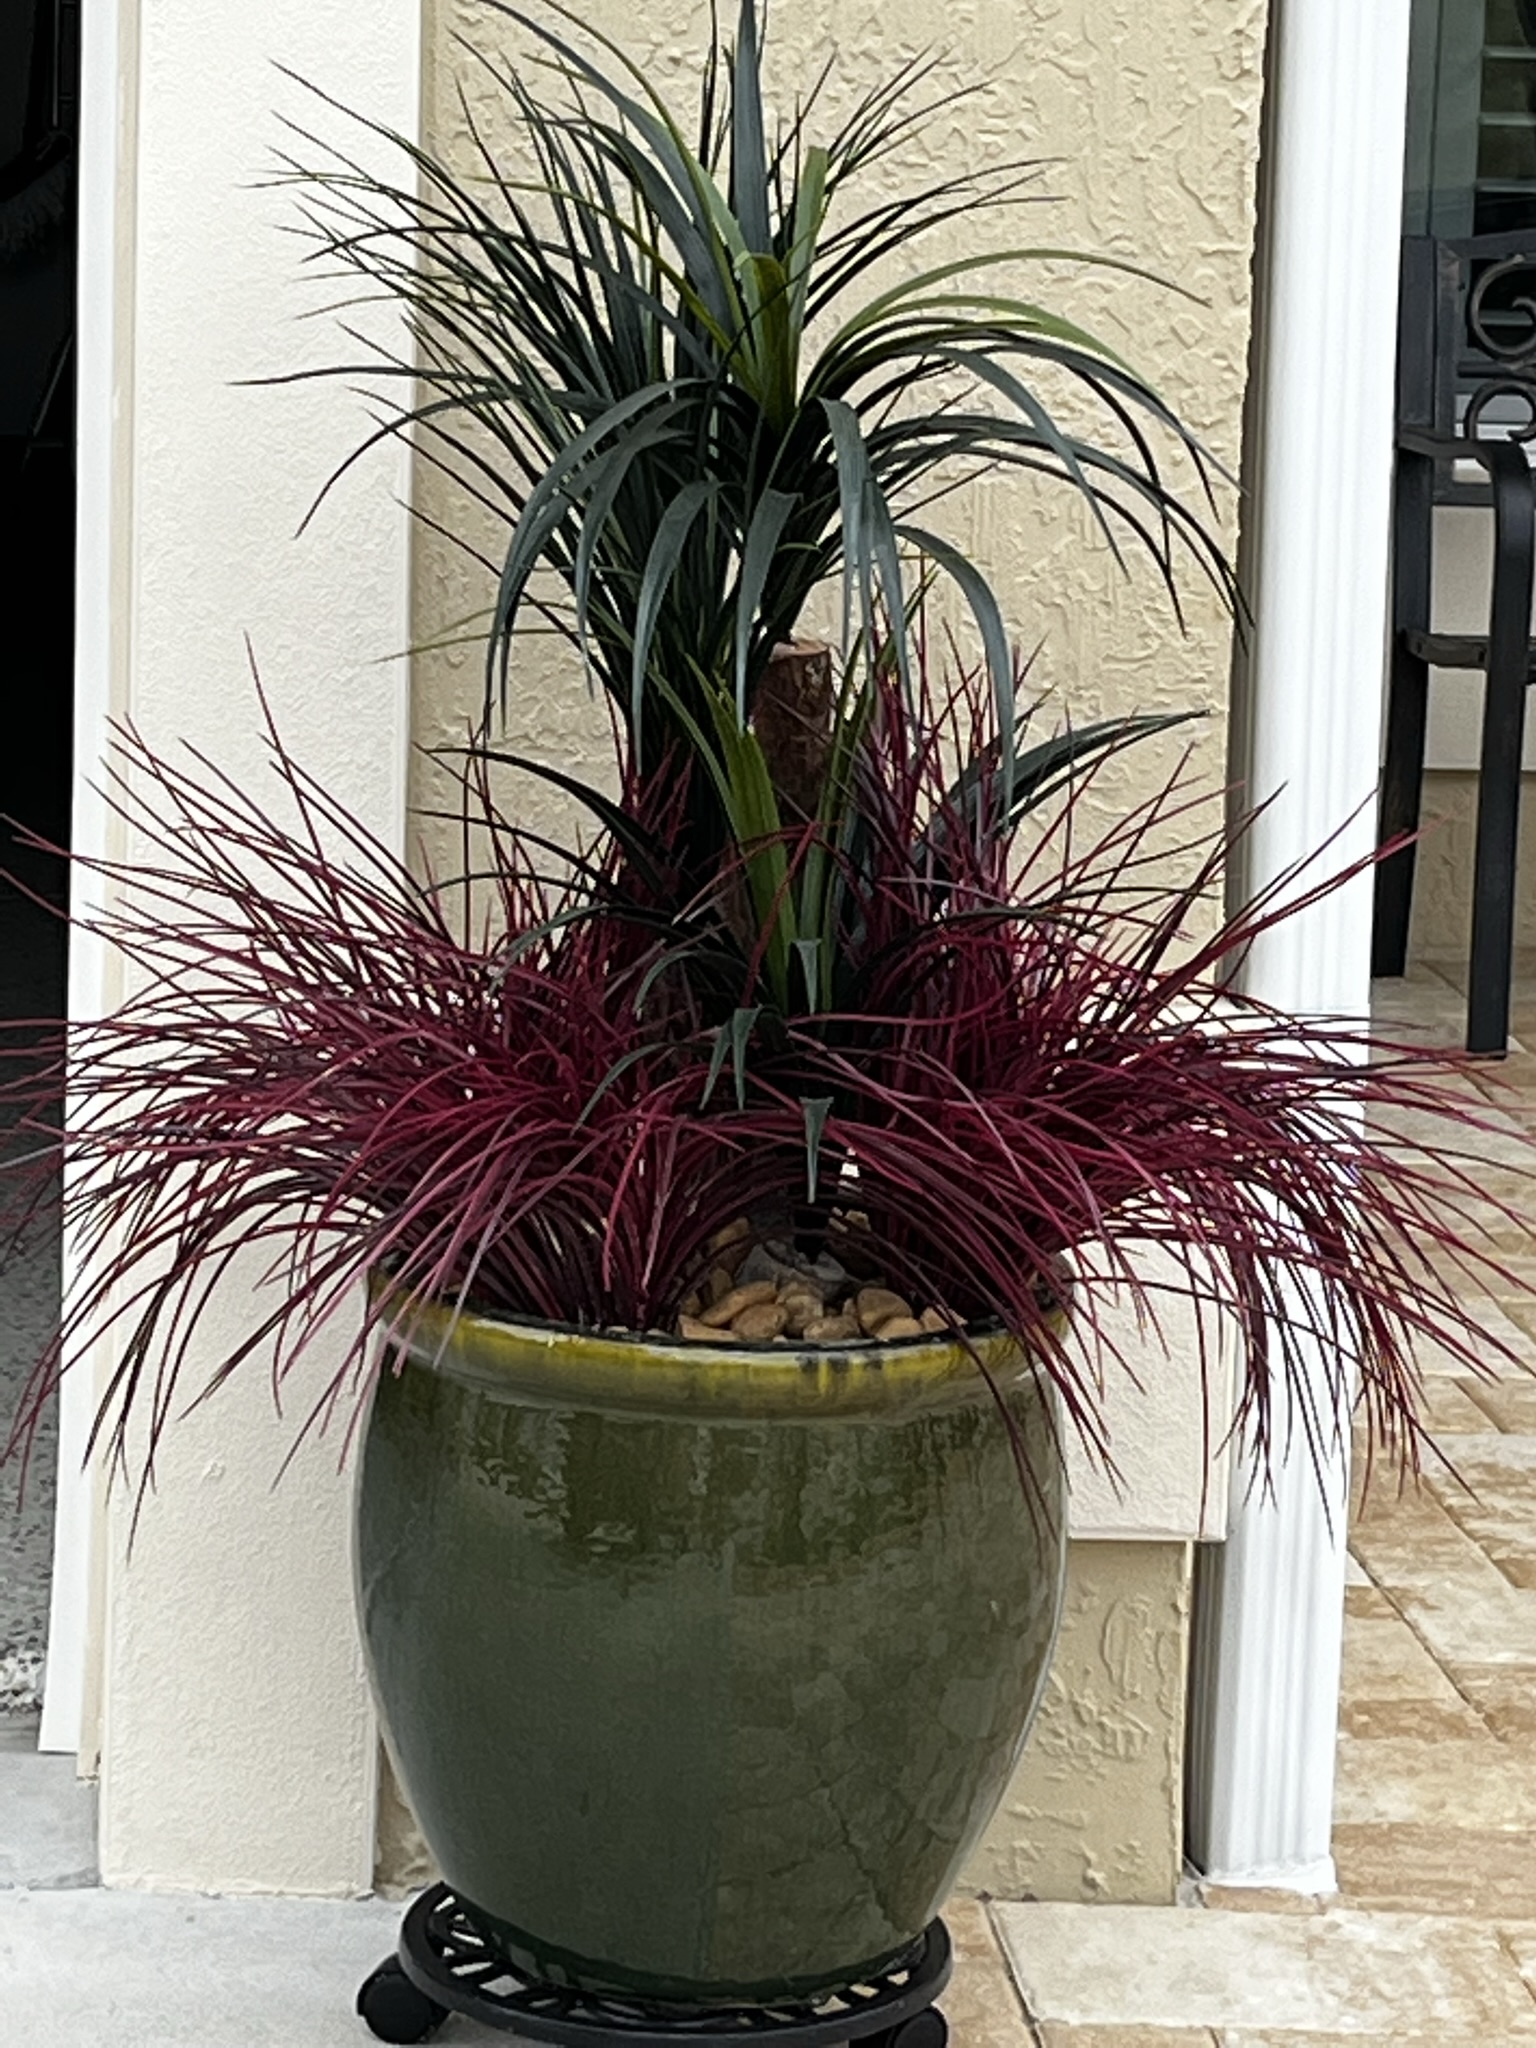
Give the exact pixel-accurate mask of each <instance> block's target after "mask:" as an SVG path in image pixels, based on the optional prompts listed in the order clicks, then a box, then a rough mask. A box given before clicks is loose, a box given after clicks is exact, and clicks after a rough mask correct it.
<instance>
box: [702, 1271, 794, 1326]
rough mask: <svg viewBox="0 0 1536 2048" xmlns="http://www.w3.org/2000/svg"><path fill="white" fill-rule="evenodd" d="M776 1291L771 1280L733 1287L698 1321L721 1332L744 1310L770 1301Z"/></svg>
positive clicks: (755, 1281)
mask: <svg viewBox="0 0 1536 2048" xmlns="http://www.w3.org/2000/svg"><path fill="white" fill-rule="evenodd" d="M778 1291H779V1290H778V1289H777V1288H776V1287H775V1286H774V1284H773V1282H772V1281H771V1280H750V1281H748V1282H747V1284H746V1286H744V1287H733V1288H732V1289H731V1290H730V1292H729V1293H728V1294H722V1295H721V1297H720V1299H719V1300H718V1301H716V1302H712V1303H711V1304H710V1306H709V1307H708V1308H707V1309H705V1311H704V1313H703V1315H702V1316H700V1318H699V1321H700V1322H701V1323H705V1324H707V1325H708V1327H709V1328H710V1329H712V1330H723V1329H724V1328H725V1326H726V1324H727V1323H734V1322H735V1320H736V1318H737V1316H739V1315H740V1314H741V1312H742V1310H743V1309H744V1308H756V1307H757V1306H758V1305H759V1303H761V1302H768V1301H772V1300H773V1299H774V1297H775V1295H777V1293H778ZM782 1327H783V1325H782V1324H781V1325H780V1328H782Z"/></svg>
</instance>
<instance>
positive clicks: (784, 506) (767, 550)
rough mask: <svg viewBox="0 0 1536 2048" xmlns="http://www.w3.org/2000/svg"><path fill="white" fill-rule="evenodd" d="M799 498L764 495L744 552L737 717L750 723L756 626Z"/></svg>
mask: <svg viewBox="0 0 1536 2048" xmlns="http://www.w3.org/2000/svg"><path fill="white" fill-rule="evenodd" d="M799 502H800V501H799V498H798V497H796V496H795V495H794V494H793V493H792V492H789V491H772V490H769V491H764V493H763V495H762V496H761V497H760V498H759V499H758V501H757V504H756V505H755V507H754V508H753V512H752V520H751V524H750V525H749V526H748V528H747V538H746V543H745V545H744V546H743V548H742V551H741V579H740V581H739V582H738V584H737V586H736V606H735V609H736V716H737V719H738V721H739V722H740V723H741V724H742V725H745V724H746V722H747V654H748V650H749V649H750V647H751V644H752V626H753V621H754V620H755V619H756V617H757V613H758V608H759V606H760V605H761V604H762V601H763V591H764V588H765V587H766V585H767V582H768V577H769V574H770V572H771V571H772V569H773V566H774V559H775V556H776V554H777V552H778V546H779V541H780V538H781V536H782V535H783V532H784V528H785V526H786V524H787V523H788V521H789V518H790V515H791V513H792V512H793V511H794V509H795V507H796V506H797V505H798V504H799Z"/></svg>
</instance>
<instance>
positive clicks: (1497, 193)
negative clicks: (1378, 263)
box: [1403, 0, 1536, 239]
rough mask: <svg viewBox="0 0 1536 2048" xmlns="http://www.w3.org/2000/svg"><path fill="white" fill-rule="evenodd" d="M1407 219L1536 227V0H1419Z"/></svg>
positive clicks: (1413, 224)
mask: <svg viewBox="0 0 1536 2048" xmlns="http://www.w3.org/2000/svg"><path fill="white" fill-rule="evenodd" d="M1403 225H1404V228H1405V230H1406V232H1407V233H1408V234H1411V235H1414V234H1417V235H1424V234H1431V235H1442V236H1446V237H1449V238H1452V239H1461V238H1463V237H1465V236H1468V235H1489V234H1499V233H1502V232H1504V231H1505V230H1508V229H1523V228H1528V227H1531V226H1533V225H1536V0H1414V4H1413V48H1412V57H1411V59H1410V74H1409V112H1408V162H1407V175H1406V180H1405V208H1404V223H1403Z"/></svg>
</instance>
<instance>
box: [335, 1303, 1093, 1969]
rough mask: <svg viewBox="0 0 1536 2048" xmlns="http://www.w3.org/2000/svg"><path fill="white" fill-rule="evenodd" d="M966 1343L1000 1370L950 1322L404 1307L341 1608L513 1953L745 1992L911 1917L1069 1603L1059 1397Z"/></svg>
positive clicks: (1011, 1757)
mask: <svg viewBox="0 0 1536 2048" xmlns="http://www.w3.org/2000/svg"><path fill="white" fill-rule="evenodd" d="M978 1348H979V1350H980V1352H981V1355H982V1357H983V1358H984V1359H985V1362H986V1365H987V1368H988V1373H989V1374H990V1377H991V1381H992V1385H991V1386H989V1385H988V1380H987V1376H985V1375H984V1374H983V1373H982V1372H981V1371H980V1370H979V1369H978V1365H977V1362H976V1359H975V1358H974V1357H972V1356H970V1355H969V1354H968V1353H967V1351H966V1350H965V1348H964V1347H962V1346H959V1345H957V1344H953V1343H950V1342H948V1341H937V1340H935V1341H921V1342H919V1341H916V1340H914V1341H913V1342H911V1343H908V1344H903V1345H891V1346H880V1347H875V1346H870V1347H860V1348H852V1349H848V1350H844V1351H838V1352H828V1351H821V1352H809V1353H805V1354H801V1353H799V1352H797V1351H795V1350H794V1349H793V1348H791V1347H786V1346H775V1347H773V1348H772V1349H768V1350H748V1349H746V1348H744V1347H740V1346H731V1347H726V1346H723V1345H722V1346H721V1347H719V1348H718V1349H717V1348H715V1347H713V1346H708V1345H694V1344H680V1343H669V1342H667V1341H666V1340H657V1341H655V1342H651V1341H648V1340H644V1341H641V1340H627V1339H623V1338H607V1337H593V1336H589V1335H584V1334H579V1333H575V1332H566V1331H559V1330H553V1329H548V1328H540V1327H538V1326H533V1325H528V1326H523V1325H516V1324H511V1323H503V1322H497V1321H492V1320H489V1319H485V1318H479V1317H470V1316H464V1317H461V1318H460V1319H459V1320H458V1321H457V1322H456V1323H451V1322H450V1319H449V1318H448V1316H447V1315H446V1314H445V1313H444V1312H441V1311H437V1310H425V1311H420V1312H417V1313H415V1314H413V1316H412V1318H411V1326H410V1328H409V1330H407V1331H405V1332H404V1333H403V1335H402V1336H401V1338H400V1339H399V1343H398V1348H397V1352H396V1356H397V1357H398V1358H399V1359H400V1360H401V1367H400V1369H399V1370H398V1371H391V1370H389V1369H388V1367H387V1366H386V1368H385V1370H383V1372H382V1373H381V1375H380V1378H379V1383H378V1387H377V1389H376V1392H375V1396H374V1400H373V1406H372V1410H371V1414H370V1418H369V1423H368V1428H367V1432H366V1438H365V1445H364V1452H363V1457H362V1469H361V1474H360V1479H359V1488H358V1533H357V1570H358V1602H359V1609H360V1613H361V1617H362V1624H363V1632H364V1638H365V1641H366V1645H367V1650H368V1656H369V1661H370V1666H371V1669H372V1674H373V1680H374V1687H375V1692H376V1695H377V1698H378V1701H379V1706H380V1710H381V1713H382V1716H383V1720H384V1723H385V1728H386V1733H387V1736H388V1739H389V1743H390V1747H391V1750H392V1752H393V1755H394V1757H395V1760H396V1763H397V1767H398V1769H399V1771H400V1774H401V1777H402V1780H403V1783H404V1785H405V1788H406V1791H407V1793H408V1795H409V1797H410V1800H411V1803H412V1805H413V1806H414V1808H415V1811H416V1814H417V1817H418V1819H419V1821H420V1823H421V1826H422V1829H423V1832H424V1833H425V1835H426V1838H427V1841H428V1843H429V1845H430V1846H431V1848H432V1850H433V1853H434V1854H435V1855H436V1857H437V1858H438V1860H439V1862H440V1864H441V1866H442V1869H443V1873H444V1876H445V1877H446V1878H447V1880H448V1882H449V1883H450V1884H451V1885H452V1886H453V1887H454V1889H455V1891H456V1892H458V1893H459V1895H460V1896H461V1898H463V1899H465V1900H466V1901H470V1902H472V1903H473V1905H474V1907H475V1908H477V1909H478V1911H479V1912H480V1914H481V1916H482V1917H483V1918H484V1919H486V1920H487V1921H488V1922H490V1923H491V1924H492V1926H493V1928H494V1931H496V1932H497V1933H498V1934H499V1936H500V1938H501V1940H502V1942H503V1944H504V1946H505V1947H506V1948H507V1950H508V1951H509V1954H510V1955H511V1958H512V1960H514V1961H515V1962H516V1963H518V1964H519V1965H520V1966H521V1967H522V1968H524V1969H525V1970H527V1971H528V1972H529V1973H530V1974H534V1975H537V1976H541V1977H544V1978H547V1979H550V1980H552V1981H556V1982H562V1981H563V1982H570V1983H575V1984H578V1985H581V1986H583V1987H585V1988H588V1989H594V1990H622V1991H630V1992H638V1993H642V1994H648V1995H651V1996H656V1997H663V1998H670V1999H681V2000H687V2001H690V2002H693V2001H699V2002H713V2001H737V2000H745V2001H754V2000H763V1999H769V1998H774V1997H780V1996H784V1995H786V1994H789V1993H794V1994H804V1993H808V1992H812V1991H815V1990H819V1989H823V1988H827V1987H830V1986H834V1985H845V1984H848V1983H852V1982H856V1981H858V1980H859V1978H860V1976H861V1975H862V1974H864V1973H865V1972H867V1971H868V1970H870V1969H871V1968H873V1967H875V1966H876V1965H878V1964H879V1963H881V1962H883V1961H887V1960H889V1959H890V1958H892V1957H893V1956H894V1955H896V1954H898V1953H899V1952H900V1951H901V1950H902V1949H903V1948H905V1947H906V1946H907V1945H908V1944H909V1943H910V1942H911V1941H912V1940H914V1939H915V1937H916V1936H917V1935H918V1934H919V1933H921V1931H922V1929H923V1928H924V1926H926V1924H927V1922H928V1921H929V1919H931V1917H932V1915H933V1913H934V1912H935V1911H936V1910H937V1908H938V1906H939V1904H940V1903H941V1902H942V1900H943V1898H944V1896H945V1894H946V1893H947V1891H948V1890H949V1888H950V1886H951V1884H952V1883H953V1881H954V1878H955V1876H956V1874H957V1872H958V1871H959V1868H960V1866H961V1864H962V1863H963V1861H964V1860H965V1857H966V1855H967V1853H968V1852H969V1850H970V1848H971V1847H972V1845H973V1844H974V1842H975V1840H976V1838H977V1836H978V1835H979V1834H980V1832H981V1830H982V1828H983V1827H984V1826H985V1824H986V1822H987V1820H988V1819H989V1817H990V1815H991V1813H992V1811H993V1809H994V1807H995V1805H996V1803H997V1801H998V1799H999V1798H1000V1797H1001V1795H1002V1792H1003V1790H1004V1788H1005V1786H1006V1784H1007V1781H1008V1777H1009V1775H1010V1773H1011V1770H1012V1768H1013V1764H1014V1762H1015V1760H1016V1758H1017V1755H1018V1752H1019V1749H1020V1747H1021V1745H1022V1742H1023V1738H1024V1734H1025V1731H1026V1729H1027V1726H1028V1723H1029V1719H1030V1716H1031V1714H1032V1712H1033V1709H1034V1705H1035V1703H1036V1700H1037V1698H1038V1695H1039V1691H1040V1688H1041V1685H1042V1683H1043V1680H1044V1676H1045V1671H1046V1666H1047V1663H1048V1660H1049V1655H1050V1649H1051V1644H1052V1641H1053V1638H1054V1634H1055V1628H1056V1622H1057V1618H1058V1614H1059V1609H1060V1601H1061V1586H1062V1576H1063V1568H1064V1557H1065V1519H1066V1518H1065V1498H1064V1487H1063V1481H1062V1476H1061V1470H1060V1461H1059V1456H1058V1450H1057V1443H1056V1437H1055V1431H1054V1427H1053V1416H1052V1409H1051V1406H1050V1403H1049V1400H1048V1397H1047V1396H1046V1395H1045V1394H1044V1393H1043V1392H1042V1389H1041V1380H1040V1378H1039V1377H1038V1376H1037V1374H1036V1372H1035V1371H1034V1369H1033V1368H1032V1367H1031V1366H1030V1365H1029V1364H1028V1362H1027V1361H1025V1360H1024V1359H1023V1358H1022V1356H1021V1355H1020V1353H1019V1352H1018V1350H1017V1349H1016V1348H1015V1347H1013V1346H1012V1345H1011V1344H1009V1343H1008V1342H1007V1341H1006V1340H1004V1339H994V1338H987V1339H984V1340H981V1341H980V1344H979V1347H978ZM994 1389H996V1390H997V1391H996V1392H994ZM999 1393H1000V1394H1001V1396H1002V1397H1003V1398H1004V1399H1006V1401H1007V1403H1008V1408H1009V1412H1010V1414H1011V1415H1012V1416H1013V1418H1014V1421H1015V1426H1016V1444H1015V1443H1011V1442H1010V1440H1009V1433H1008V1431H1007V1430H1006V1429H1005V1428H1004V1426H1003V1423H1002V1419H1001V1416H1000V1414H999V1409H998V1394H999ZM1016 1446H1017V1449H1018V1450H1021V1451H1022V1453H1023V1455H1024V1458H1025V1461H1026V1463H1027V1466H1028V1470H1029V1474H1030V1484H1029V1485H1028V1486H1027V1487H1026V1486H1025V1485H1024V1484H1022V1483H1021V1480H1020V1475H1019V1470H1018V1464H1017V1461H1016Z"/></svg>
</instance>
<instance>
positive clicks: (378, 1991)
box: [357, 1956, 927, 2048]
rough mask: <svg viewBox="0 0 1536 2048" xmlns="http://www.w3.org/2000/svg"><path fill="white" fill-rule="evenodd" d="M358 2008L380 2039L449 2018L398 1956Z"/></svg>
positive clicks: (404, 2036)
mask: <svg viewBox="0 0 1536 2048" xmlns="http://www.w3.org/2000/svg"><path fill="white" fill-rule="evenodd" d="M357 2010H358V2012H359V2013H360V2014H361V2016H362V2018H363V2019H364V2021H365V2022H366V2023H367V2026H368V2030H369V2032H370V2033H371V2034H372V2035H373V2036H374V2038H375V2039H376V2040H379V2041H429V2040H430V2039H431V2038H432V2036H433V2035H434V2034H435V2033H436V2032H437V2030H438V2028H439V2027H440V2026H441V2025H442V2024H443V2021H444V2020H445V2019H447V2017H448V2008H447V2006H445V2005H439V2004H438V2003H437V2001H436V2000H435V1999H432V1998H428V1996H427V1994H426V1993H425V1992H424V1991H418V1990H417V1989H416V1986H415V1985H414V1984H413V1983H412V1982H411V1980H410V1978H409V1977H407V1975H406V1974H405V1972H404V1970H402V1969H401V1967H400V1962H399V1959H398V1957H396V1956H391V1957H390V1959H389V1961H388V1962H387V1963H380V1965H379V1967H378V1968H377V1969H376V1970H375V1971H374V1973H373V1975H372V1976H371V1977H369V1978H368V1979H367V1980H366V1981H365V1983H364V1984H363V1987H362V1989H361V1990H360V1991H359V1992H358V1994H357ZM922 2048H927V2044H926V2043H924V2044H922Z"/></svg>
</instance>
